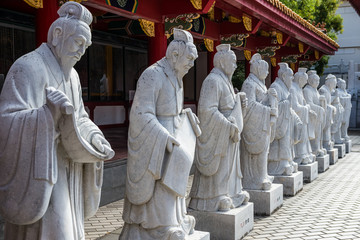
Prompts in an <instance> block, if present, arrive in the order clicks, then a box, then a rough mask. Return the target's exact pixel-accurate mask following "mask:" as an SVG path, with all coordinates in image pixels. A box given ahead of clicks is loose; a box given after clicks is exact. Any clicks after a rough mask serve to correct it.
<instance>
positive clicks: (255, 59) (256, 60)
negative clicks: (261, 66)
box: [250, 53, 262, 64]
mask: <svg viewBox="0 0 360 240" xmlns="http://www.w3.org/2000/svg"><path fill="white" fill-rule="evenodd" d="M261 60H262V57H261V55H260V53H255V54H254V55H253V56H252V57H251V59H250V63H251V64H253V63H255V62H258V61H261Z"/></svg>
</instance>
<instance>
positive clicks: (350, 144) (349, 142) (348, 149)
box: [345, 139, 352, 153]
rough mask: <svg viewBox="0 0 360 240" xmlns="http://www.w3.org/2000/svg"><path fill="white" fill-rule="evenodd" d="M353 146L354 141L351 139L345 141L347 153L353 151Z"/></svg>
mask: <svg viewBox="0 0 360 240" xmlns="http://www.w3.org/2000/svg"><path fill="white" fill-rule="evenodd" d="M351 147H352V141H351V140H350V139H349V140H347V141H345V152H346V153H349V152H351Z"/></svg>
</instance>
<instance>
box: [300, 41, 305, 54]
mask: <svg viewBox="0 0 360 240" xmlns="http://www.w3.org/2000/svg"><path fill="white" fill-rule="evenodd" d="M299 52H300V53H304V44H302V43H301V42H299Z"/></svg>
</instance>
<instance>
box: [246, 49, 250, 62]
mask: <svg viewBox="0 0 360 240" xmlns="http://www.w3.org/2000/svg"><path fill="white" fill-rule="evenodd" d="M244 56H245V59H246V60H248V61H250V59H251V51H249V50H244Z"/></svg>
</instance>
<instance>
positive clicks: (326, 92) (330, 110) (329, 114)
mask: <svg viewBox="0 0 360 240" xmlns="http://www.w3.org/2000/svg"><path fill="white" fill-rule="evenodd" d="M319 93H320V95H323V96H324V97H325V100H326V118H325V127H324V130H323V146H324V147H325V148H326V150H331V149H332V148H333V147H334V146H333V144H334V143H333V142H332V141H331V125H332V124H333V123H334V120H333V119H334V115H335V113H336V108H335V107H334V106H332V105H331V92H330V89H329V88H328V86H326V85H322V86H321V88H320V89H319Z"/></svg>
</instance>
